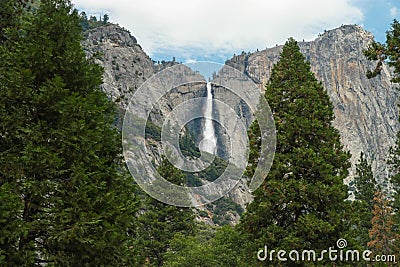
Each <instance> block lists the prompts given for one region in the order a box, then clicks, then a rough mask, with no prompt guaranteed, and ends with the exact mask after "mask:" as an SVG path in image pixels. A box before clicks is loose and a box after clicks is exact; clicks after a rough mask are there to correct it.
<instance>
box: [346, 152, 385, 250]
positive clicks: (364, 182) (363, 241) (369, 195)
mask: <svg viewBox="0 0 400 267" xmlns="http://www.w3.org/2000/svg"><path fill="white" fill-rule="evenodd" d="M354 185H355V188H356V191H355V193H354V195H355V199H356V200H355V201H354V202H353V203H352V206H353V207H354V210H355V214H354V220H353V222H354V223H355V230H354V234H353V235H354V237H355V239H356V240H357V243H358V244H359V245H360V246H362V248H363V249H367V243H368V241H369V235H368V231H369V230H370V229H371V227H372V225H371V219H372V210H373V208H374V201H373V199H374V194H375V192H376V191H377V190H378V189H379V188H378V186H377V184H376V181H375V178H374V175H373V173H372V168H371V164H370V163H368V161H367V159H366V158H365V156H364V154H363V153H362V152H361V155H360V159H359V161H358V164H357V165H356V175H355V177H354Z"/></svg>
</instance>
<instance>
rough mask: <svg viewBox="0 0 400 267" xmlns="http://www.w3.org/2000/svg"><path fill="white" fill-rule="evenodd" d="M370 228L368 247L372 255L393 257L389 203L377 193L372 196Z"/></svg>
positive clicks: (393, 236) (391, 221)
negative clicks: (372, 206)
mask: <svg viewBox="0 0 400 267" xmlns="http://www.w3.org/2000/svg"><path fill="white" fill-rule="evenodd" d="M373 201H374V209H373V212H372V213H373V217H372V219H371V224H372V228H371V229H370V231H369V237H370V239H371V240H370V241H369V242H368V247H369V248H370V249H371V250H372V252H373V254H374V255H393V252H394V251H393V244H394V241H395V235H394V233H393V231H392V229H393V214H392V208H391V207H390V205H389V204H390V201H389V200H388V199H387V198H386V197H385V195H384V194H382V192H381V191H377V192H376V193H375V196H374V199H373Z"/></svg>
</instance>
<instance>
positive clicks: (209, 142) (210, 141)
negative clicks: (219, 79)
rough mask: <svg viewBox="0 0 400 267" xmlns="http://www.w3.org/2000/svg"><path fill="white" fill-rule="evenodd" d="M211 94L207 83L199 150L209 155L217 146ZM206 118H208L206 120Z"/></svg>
mask: <svg viewBox="0 0 400 267" xmlns="http://www.w3.org/2000/svg"><path fill="white" fill-rule="evenodd" d="M212 99H213V96H212V92H211V83H210V82H208V83H207V102H206V107H205V112H204V116H205V117H206V121H205V123H204V131H203V140H202V141H201V143H200V149H201V150H202V151H205V152H208V153H210V154H215V148H216V145H217V138H216V137H215V130H214V124H213V122H212V119H209V118H212V113H213V105H212ZM207 117H208V118H207Z"/></svg>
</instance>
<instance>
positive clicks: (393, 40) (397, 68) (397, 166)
mask: <svg viewBox="0 0 400 267" xmlns="http://www.w3.org/2000/svg"><path fill="white" fill-rule="evenodd" d="M399 47H400V23H399V21H397V20H393V23H392V24H391V28H390V29H389V31H387V32H386V41H385V43H379V42H373V43H371V44H370V45H369V47H368V49H367V50H365V51H364V54H365V56H366V57H367V58H368V59H369V60H377V61H378V63H377V65H376V68H375V69H374V70H373V71H368V72H367V77H368V78H373V77H375V76H377V75H379V74H380V73H381V70H382V65H383V63H384V62H386V63H387V64H388V65H389V66H390V67H392V68H393V74H394V75H393V78H392V82H394V83H399V82H400V51H399ZM389 154H390V157H389V159H388V163H389V164H390V165H391V167H392V175H391V178H390V182H391V184H392V185H393V189H394V193H393V201H392V203H391V206H392V207H393V212H394V214H395V215H394V226H393V227H394V232H395V233H400V132H398V133H397V136H396V143H395V146H394V147H392V148H391V149H390V153H389ZM396 239H397V240H396V243H397V249H398V250H400V235H397V237H396Z"/></svg>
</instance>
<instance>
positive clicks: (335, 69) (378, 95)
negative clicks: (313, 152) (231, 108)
mask: <svg viewBox="0 0 400 267" xmlns="http://www.w3.org/2000/svg"><path fill="white" fill-rule="evenodd" d="M372 41H373V35H372V34H371V33H369V32H367V31H365V30H364V29H363V28H361V27H360V26H356V25H345V26H342V27H340V28H337V29H333V30H330V31H326V32H325V33H324V34H322V35H320V36H319V37H318V38H317V39H315V40H314V41H311V42H299V46H300V48H301V51H302V52H303V54H304V56H305V58H306V60H308V61H309V62H310V64H311V70H312V71H313V72H314V73H315V75H316V77H317V79H319V80H320V81H321V82H322V84H323V85H324V87H325V89H326V90H327V92H328V94H329V97H330V99H331V101H332V103H333V105H334V113H335V120H334V122H333V125H334V126H335V127H336V128H337V129H338V130H339V132H340V135H341V140H342V143H343V145H344V148H345V149H346V150H348V151H350V153H351V154H352V158H351V163H352V167H351V169H350V175H349V179H348V180H347V182H349V181H350V180H351V179H352V177H353V176H354V173H355V164H356V163H357V161H358V159H359V157H360V152H361V151H363V152H364V154H366V156H367V158H368V159H369V160H370V161H372V168H373V172H374V174H375V176H376V178H377V179H378V180H379V181H380V182H381V183H382V184H386V183H387V182H388V181H387V180H388V172H389V168H388V166H387V164H386V160H387V158H388V149H389V147H390V146H392V145H393V144H394V140H395V136H396V133H397V131H398V130H399V123H398V108H397V100H398V96H399V92H398V91H397V90H396V86H395V85H393V84H392V83H391V82H390V79H391V74H390V70H389V69H388V67H387V66H386V65H385V66H384V67H383V72H382V75H381V76H378V77H376V78H373V79H367V78H366V76H365V74H366V71H367V70H369V69H373V68H374V66H375V63H374V62H370V61H368V60H367V59H366V58H365V56H364V55H363V52H362V51H363V50H364V49H365V48H366V47H367V45H368V44H369V43H371V42H372ZM281 50H282V46H278V47H274V48H270V49H266V50H263V51H259V52H255V53H251V54H242V55H238V56H235V57H233V58H232V59H230V60H228V61H227V62H226V63H227V64H228V65H230V66H232V67H235V68H237V69H238V70H240V71H242V72H244V73H245V74H247V75H249V76H250V77H251V78H252V79H253V80H254V81H255V82H256V83H258V84H259V85H260V90H264V85H265V84H266V83H267V82H268V79H269V75H270V72H271V69H272V67H273V64H274V63H276V62H277V61H278V59H279V53H280V52H281Z"/></svg>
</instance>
